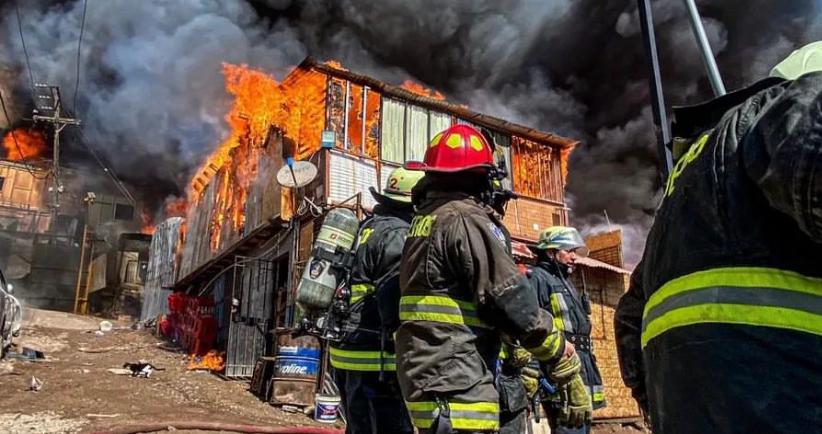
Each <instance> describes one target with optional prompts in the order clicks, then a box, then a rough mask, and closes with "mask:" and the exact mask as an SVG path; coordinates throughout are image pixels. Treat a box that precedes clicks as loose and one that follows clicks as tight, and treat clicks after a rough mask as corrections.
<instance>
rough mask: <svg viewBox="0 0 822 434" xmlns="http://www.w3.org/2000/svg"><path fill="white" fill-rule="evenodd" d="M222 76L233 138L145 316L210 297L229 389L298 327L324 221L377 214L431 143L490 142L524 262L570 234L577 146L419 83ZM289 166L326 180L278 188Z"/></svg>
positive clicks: (309, 66) (206, 168) (155, 268)
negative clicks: (337, 211) (177, 296)
mask: <svg viewBox="0 0 822 434" xmlns="http://www.w3.org/2000/svg"><path fill="white" fill-rule="evenodd" d="M224 72H225V74H226V81H227V89H228V91H229V93H231V94H232V95H233V96H234V98H235V102H234V106H233V107H232V110H231V113H230V114H229V115H228V117H227V120H228V122H229V124H230V126H231V131H232V132H231V135H230V137H229V138H228V139H227V140H226V142H224V143H223V144H222V145H221V146H220V147H219V149H218V150H217V151H215V153H214V154H212V156H211V157H210V158H209V159H208V161H207V162H206V163H205V164H204V165H203V167H202V168H201V169H200V170H199V172H198V173H197V174H196V175H195V177H194V179H193V180H192V182H191V184H190V186H189V196H188V212H187V216H186V218H185V221H184V223H175V224H174V225H166V226H168V230H162V231H160V230H158V231H157V232H156V233H155V235H154V239H153V241H152V249H151V251H152V252H154V251H155V247H154V246H158V247H157V251H158V252H160V251H162V252H163V253H162V254H163V255H164V257H168V258H169V260H167V261H154V260H153V259H150V262H149V269H148V275H149V278H150V279H151V276H169V275H173V276H176V279H175V283H174V284H173V285H168V286H165V285H160V284H157V285H151V287H150V288H149V287H148V286H147V289H146V297H147V298H151V299H152V300H155V301H154V302H153V303H154V306H156V308H152V309H149V311H146V309H145V306H144V315H143V316H144V319H147V318H146V317H155V316H156V315H157V314H159V313H162V312H163V308H162V305H163V301H161V299H162V298H163V296H161V293H162V294H167V292H168V291H170V290H171V287H172V286H173V289H174V290H175V291H177V292H185V293H187V294H190V295H210V296H211V297H213V301H214V303H215V305H216V306H215V309H214V310H215V312H214V315H215V317H216V318H217V323H218V324H219V326H218V327H219V331H218V333H217V338H216V341H215V345H216V346H217V347H219V348H220V349H224V350H226V351H227V355H226V357H227V358H226V368H225V375H226V376H227V377H233V378H240V377H249V378H250V377H251V376H252V375H253V373H254V368H255V365H256V364H257V362H258V360H259V359H260V358H261V357H265V356H273V355H275V353H276V351H277V348H276V345H277V344H276V341H277V333H276V332H277V331H278V330H284V329H287V328H288V327H289V326H292V325H293V320H294V316H295V312H294V311H295V306H294V303H293V300H294V292H295V289H296V284H297V281H298V279H299V276H300V274H301V271H302V268H303V267H304V264H305V263H306V262H307V260H308V259H309V255H310V252H311V247H312V243H313V240H314V236H315V234H316V233H317V231H318V230H319V226H320V224H321V222H322V217H323V216H324V213H325V211H327V210H328V209H330V208H332V207H350V208H351V209H353V210H355V211H356V212H357V213H358V214H359V215H360V216H362V215H364V214H365V213H367V212H369V211H370V210H371V208H372V207H373V206H374V201H373V198H372V197H371V195H370V194H369V193H368V190H369V188H370V187H373V188H375V189H377V190H380V189H381V188H382V186H384V184H385V182H384V181H385V180H386V178H387V177H388V174H389V173H390V171H391V170H392V169H394V168H396V167H399V166H400V165H401V164H402V163H404V162H405V161H409V160H421V159H422V157H423V155H424V153H425V150H426V147H427V146H428V142H429V140H430V139H431V138H432V137H433V136H434V135H436V134H437V133H438V132H439V131H441V130H443V129H445V128H447V127H448V126H450V125H453V124H455V123H465V124H471V125H474V126H476V127H480V128H483V129H485V130H487V132H489V133H490V134H492V135H493V137H494V141H495V142H496V151H495V153H496V156H497V160H498V162H499V163H500V164H501V165H503V166H504V167H505V168H507V170H508V173H509V175H508V177H507V178H506V179H505V180H504V184H505V185H506V186H507V187H509V188H511V189H512V190H513V191H514V192H516V193H517V194H518V195H519V198H518V199H516V200H513V201H512V202H511V203H510V204H509V205H508V208H507V214H506V217H505V224H506V226H507V227H508V228H509V230H510V232H511V234H512V236H513V237H514V238H515V240H517V241H519V242H520V244H519V247H520V250H521V249H522V248H523V244H524V243H530V242H534V241H535V240H536V239H537V238H538V234H539V232H540V231H541V230H542V229H545V228H546V227H549V226H552V225H564V224H569V220H568V208H567V206H566V202H565V193H564V191H565V188H564V187H565V181H566V176H567V158H568V156H569V154H570V152H571V151H572V149H573V147H574V146H575V145H576V144H577V142H576V141H575V140H572V139H568V138H564V137H560V136H557V135H553V134H550V133H545V132H541V131H537V130H534V129H531V128H528V127H524V126H521V125H517V124H514V123H510V122H506V121H504V120H501V119H498V118H495V117H492V116H488V115H484V114H481V113H477V112H475V111H472V110H471V109H469V108H467V107H465V106H461V105H455V104H451V103H448V102H446V101H445V100H444V98H442V96H441V95H439V94H438V93H436V92H430V91H427V90H424V89H420V87H419V86H418V85H413V84H412V83H406V84H405V85H403V86H393V85H389V84H386V83H383V82H381V81H378V80H376V79H373V78H371V77H367V76H363V75H359V74H356V73H353V72H350V71H348V70H346V69H343V68H342V67H340V66H339V65H337V64H334V63H319V62H317V61H314V60H312V59H310V58H309V59H306V60H305V61H303V62H302V63H301V64H300V65H299V66H297V67H296V68H295V69H294V70H293V71H292V72H291V73H290V74H289V75H288V76H287V77H286V78H285V79H284V80H283V81H282V83H277V82H276V81H274V80H273V79H271V78H270V77H268V76H267V75H265V74H263V73H261V72H259V71H254V70H250V69H247V68H243V67H234V66H230V65H227V66H226V67H225V71H224ZM289 158H293V159H294V160H303V161H309V162H311V163H313V164H314V165H315V166H316V167H317V168H318V171H319V176H317V177H316V178H315V179H313V181H311V182H310V183H309V184H307V185H305V186H304V187H301V188H296V189H291V188H286V187H283V186H280V185H279V184H278V183H277V181H276V174H277V171H278V170H279V169H280V168H281V167H283V165H284V164H285V162H286V161H287V159H289ZM166 226H162V225H161V226H160V227H162V228H165V227H166ZM158 228H159V227H158ZM178 241H181V242H180V243H178ZM160 246H175V247H174V252H173V253H172V252H171V251H169V249H168V248H165V250H163V249H161V248H160ZM526 250H527V249H526ZM164 279H165V281H166V282H167V281H168V280H169V279H168V278H167V277H166V278H164ZM166 285H167V284H166ZM595 301H596V300H595ZM280 392H281V391H278V390H277V389H273V390H270V391H269V394H273V395H276V394H277V393H280ZM282 393H286V392H282ZM286 394H287V393H286ZM270 398H271V399H272V400H273V401H277V399H278V398H277V397H276V396H271V397H270Z"/></svg>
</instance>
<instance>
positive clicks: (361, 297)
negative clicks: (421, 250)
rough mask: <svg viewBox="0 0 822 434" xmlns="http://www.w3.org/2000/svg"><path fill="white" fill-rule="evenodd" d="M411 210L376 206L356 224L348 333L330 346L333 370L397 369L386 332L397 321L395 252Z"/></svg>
mask: <svg viewBox="0 0 822 434" xmlns="http://www.w3.org/2000/svg"><path fill="white" fill-rule="evenodd" d="M411 215H412V213H411V210H410V206H409V209H408V210H403V209H399V208H395V207H390V206H386V205H377V206H376V207H375V208H374V214H373V216H372V217H370V218H368V219H366V220H364V221H363V222H362V224H361V225H360V230H359V237H358V241H357V248H356V254H355V255H356V257H355V262H354V266H353V269H352V271H351V300H350V302H351V313H350V316H349V317H348V319H347V321H346V324H345V329H346V331H347V334H346V335H345V337H344V338H343V340H342V341H341V342H338V343H334V344H333V345H332V346H331V349H330V362H331V366H333V367H334V368H336V369H345V370H352V371H394V370H396V361H395V358H394V344H393V341H392V340H391V334H392V333H393V331H394V330H396V327H397V326H398V325H399V318H398V314H399V313H398V306H399V298H400V289H399V268H400V256H401V255H402V248H403V245H404V243H405V234H406V232H407V231H408V227H409V225H410V220H411Z"/></svg>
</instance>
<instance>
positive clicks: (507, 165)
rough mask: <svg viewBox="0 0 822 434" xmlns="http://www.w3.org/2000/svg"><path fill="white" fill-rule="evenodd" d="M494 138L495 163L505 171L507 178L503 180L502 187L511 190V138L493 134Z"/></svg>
mask: <svg viewBox="0 0 822 434" xmlns="http://www.w3.org/2000/svg"><path fill="white" fill-rule="evenodd" d="M493 136H494V145H495V148H494V161H495V162H496V163H497V166H499V167H502V168H504V169H505V173H506V176H505V178H503V180H502V187H503V188H505V189H508V190H510V189H511V136H509V135H506V134H501V133H493Z"/></svg>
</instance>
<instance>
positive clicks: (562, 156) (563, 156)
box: [559, 148, 574, 186]
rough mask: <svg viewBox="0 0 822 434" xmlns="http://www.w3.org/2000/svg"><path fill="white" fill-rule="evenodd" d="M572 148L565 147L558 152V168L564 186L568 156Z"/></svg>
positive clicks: (566, 177) (566, 176) (566, 178)
mask: <svg viewBox="0 0 822 434" xmlns="http://www.w3.org/2000/svg"><path fill="white" fill-rule="evenodd" d="M573 150H574V148H566V149H563V150H561V151H560V152H559V168H560V171H561V172H562V183H563V186H565V185H566V184H567V183H568V157H570V156H571V151H573Z"/></svg>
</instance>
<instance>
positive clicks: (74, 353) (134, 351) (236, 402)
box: [0, 310, 640, 434]
mask: <svg viewBox="0 0 822 434" xmlns="http://www.w3.org/2000/svg"><path fill="white" fill-rule="evenodd" d="M99 321H100V320H99V319H95V318H89V317H79V316H75V315H70V314H65V313H60V312H47V311H36V310H30V311H29V312H28V313H27V318H26V323H25V325H24V328H23V335H22V336H21V337H20V338H18V339H17V340H16V341H15V342H16V343H17V345H18V347H17V349H18V350H20V349H22V347H30V348H33V349H36V350H39V351H42V352H43V353H45V355H46V359H45V360H41V361H25V360H14V359H12V360H6V361H0V391H2V393H0V433H9V434H13V433H14V434H16V433H32V434H33V433H37V434H40V433H44V434H45V433H75V432H84V433H86V432H97V431H103V432H104V431H105V430H106V429H107V428H111V427H115V426H119V425H124V424H132V423H145V422H165V421H169V422H170V421H191V420H202V421H208V422H227V423H238V424H257V425H266V426H327V425H322V424H318V423H316V422H314V421H313V420H311V419H310V418H309V417H307V416H305V415H303V414H301V413H287V412H284V411H283V410H281V409H279V408H276V407H272V406H270V405H268V404H267V403H264V402H262V401H260V400H259V399H257V398H256V397H255V396H254V395H253V394H251V393H250V392H249V391H248V383H246V382H236V381H224V380H222V379H220V378H219V377H217V376H215V375H211V374H209V373H205V372H192V371H187V370H186V365H187V356H186V355H185V354H182V353H179V352H176V351H173V350H169V348H168V344H167V343H165V342H162V341H160V340H158V339H157V338H155V337H154V336H152V335H151V334H150V333H149V332H148V331H145V330H142V331H137V330H132V329H131V328H130V327H129V326H130V324H127V323H117V322H115V327H114V329H113V330H112V331H110V332H108V333H105V334H104V335H103V336H97V335H96V334H95V333H94V331H96V330H97V328H98V324H99ZM140 359H145V360H148V361H150V362H151V363H152V364H154V365H155V366H157V367H161V368H165V370H164V371H158V372H155V373H154V374H153V375H152V377H151V378H149V379H143V378H132V377H130V376H123V375H115V374H112V373H110V372H108V371H107V370H108V369H110V368H121V367H122V365H123V363H125V362H136V361H138V360H140ZM32 376H34V377H36V378H37V379H39V380H41V381H42V382H43V385H42V388H41V390H40V391H38V392H34V391H28V390H27V389H28V388H29V385H30V383H31V380H32ZM175 432H176V433H185V432H194V431H175ZM594 432H595V433H597V434H606V433H607V434H635V433H639V432H640V431H638V430H635V429H633V428H630V427H622V426H620V425H614V424H608V425H601V426H597V427H595V429H594Z"/></svg>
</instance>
